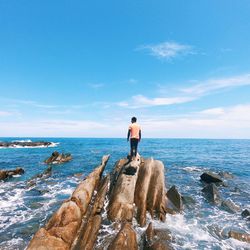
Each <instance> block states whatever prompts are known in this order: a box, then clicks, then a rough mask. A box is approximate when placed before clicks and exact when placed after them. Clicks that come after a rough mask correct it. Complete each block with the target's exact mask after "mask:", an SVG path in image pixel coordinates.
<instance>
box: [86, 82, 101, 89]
mask: <svg viewBox="0 0 250 250" xmlns="http://www.w3.org/2000/svg"><path fill="white" fill-rule="evenodd" d="M88 86H89V87H90V88H93V89H100V88H102V87H104V83H89V84H88Z"/></svg>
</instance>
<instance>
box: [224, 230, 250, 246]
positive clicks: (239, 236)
mask: <svg viewBox="0 0 250 250" xmlns="http://www.w3.org/2000/svg"><path fill="white" fill-rule="evenodd" d="M228 236H229V237H230V238H234V239H236V240H239V241H244V242H247V243H250V234H247V233H240V232H236V231H233V230H231V231H229V233H228Z"/></svg>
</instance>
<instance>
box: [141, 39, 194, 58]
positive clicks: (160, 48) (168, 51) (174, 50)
mask: <svg viewBox="0 0 250 250" xmlns="http://www.w3.org/2000/svg"><path fill="white" fill-rule="evenodd" d="M139 49H143V50H147V51H149V53H150V54H151V55H152V56H155V57H157V58H164V59H173V58H175V57H177V56H180V55H187V54H194V51H193V47H192V46H190V45H185V44H180V43H177V42H163V43H159V44H155V45H144V46H140V47H139Z"/></svg>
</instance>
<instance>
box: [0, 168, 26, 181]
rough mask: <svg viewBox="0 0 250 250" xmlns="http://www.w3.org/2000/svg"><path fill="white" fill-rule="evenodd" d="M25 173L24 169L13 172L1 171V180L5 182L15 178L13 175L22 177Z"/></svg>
mask: <svg viewBox="0 0 250 250" xmlns="http://www.w3.org/2000/svg"><path fill="white" fill-rule="evenodd" d="M23 173H24V170H23V169H22V168H16V169H13V170H0V180H5V179H8V178H11V177H13V175H21V174H23Z"/></svg>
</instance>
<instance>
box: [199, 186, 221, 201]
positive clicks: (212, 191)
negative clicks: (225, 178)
mask: <svg viewBox="0 0 250 250" xmlns="http://www.w3.org/2000/svg"><path fill="white" fill-rule="evenodd" d="M201 191H202V192H203V193H204V195H205V197H206V198H207V200H209V201H211V202H213V203H214V204H216V205H220V204H221V197H220V193H219V190H218V188H217V187H216V185H215V184H214V183H210V184H208V185H206V186H205V187H204V188H203V189H202V190H201Z"/></svg>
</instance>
